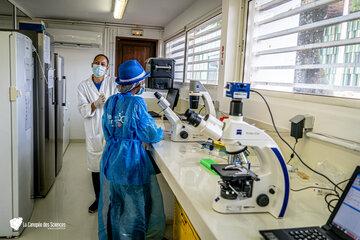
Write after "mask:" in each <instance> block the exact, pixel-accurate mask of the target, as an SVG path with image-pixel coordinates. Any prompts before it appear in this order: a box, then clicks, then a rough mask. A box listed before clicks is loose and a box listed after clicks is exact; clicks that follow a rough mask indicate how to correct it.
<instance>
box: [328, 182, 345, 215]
mask: <svg viewBox="0 0 360 240" xmlns="http://www.w3.org/2000/svg"><path fill="white" fill-rule="evenodd" d="M347 181H350V178H349V179H345V180H344V181H341V182H339V183H337V184H336V185H335V187H334V189H332V191H334V192H335V194H334V193H328V194H326V195H325V202H326V203H327V208H328V210H329V212H332V211H333V210H334V208H335V206H333V205H331V203H333V202H335V201H336V202H337V201H339V199H340V193H339V192H338V191H337V190H336V189H337V188H338V189H339V190H340V191H343V190H342V189H341V188H340V187H339V185H341V184H343V183H345V182H347ZM329 197H334V198H333V199H331V200H329Z"/></svg>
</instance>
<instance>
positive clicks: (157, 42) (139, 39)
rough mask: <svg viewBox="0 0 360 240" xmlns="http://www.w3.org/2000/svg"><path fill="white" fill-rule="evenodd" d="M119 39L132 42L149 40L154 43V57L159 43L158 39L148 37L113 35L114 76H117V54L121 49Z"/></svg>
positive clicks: (156, 54)
mask: <svg viewBox="0 0 360 240" xmlns="http://www.w3.org/2000/svg"><path fill="white" fill-rule="evenodd" d="M121 40H124V41H130V42H133V43H136V42H139V43H140V42H151V43H154V45H155V49H154V51H155V57H157V56H158V51H157V50H158V44H159V40H158V39H150V38H132V37H119V36H116V37H115V69H114V70H115V71H114V73H115V76H117V75H118V74H117V71H118V66H119V64H120V63H119V58H118V54H119V55H120V54H122V52H121V49H119V44H118V42H119V41H121Z"/></svg>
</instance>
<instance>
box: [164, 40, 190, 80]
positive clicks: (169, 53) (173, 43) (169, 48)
mask: <svg viewBox="0 0 360 240" xmlns="http://www.w3.org/2000/svg"><path fill="white" fill-rule="evenodd" d="M165 57H167V58H173V59H175V79H174V81H175V82H183V81H184V59H185V33H182V34H181V35H179V36H177V37H175V38H173V39H171V40H170V41H168V42H166V43H165Z"/></svg>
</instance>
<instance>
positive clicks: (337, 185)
mask: <svg viewBox="0 0 360 240" xmlns="http://www.w3.org/2000/svg"><path fill="white" fill-rule="evenodd" d="M347 181H350V178H348V179H345V180H344V181H341V182H339V183H337V184H336V185H335V187H334V191H335V192H337V191H336V188H338V189H339V190H340V191H342V192H343V191H344V190H343V189H342V188H340V187H339V185H341V184H343V183H345V182H347Z"/></svg>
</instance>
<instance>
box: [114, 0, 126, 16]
mask: <svg viewBox="0 0 360 240" xmlns="http://www.w3.org/2000/svg"><path fill="white" fill-rule="evenodd" d="M114 1H115V2H114V18H116V19H122V17H123V15H124V12H125V8H126V4H127V2H128V0H114Z"/></svg>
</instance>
